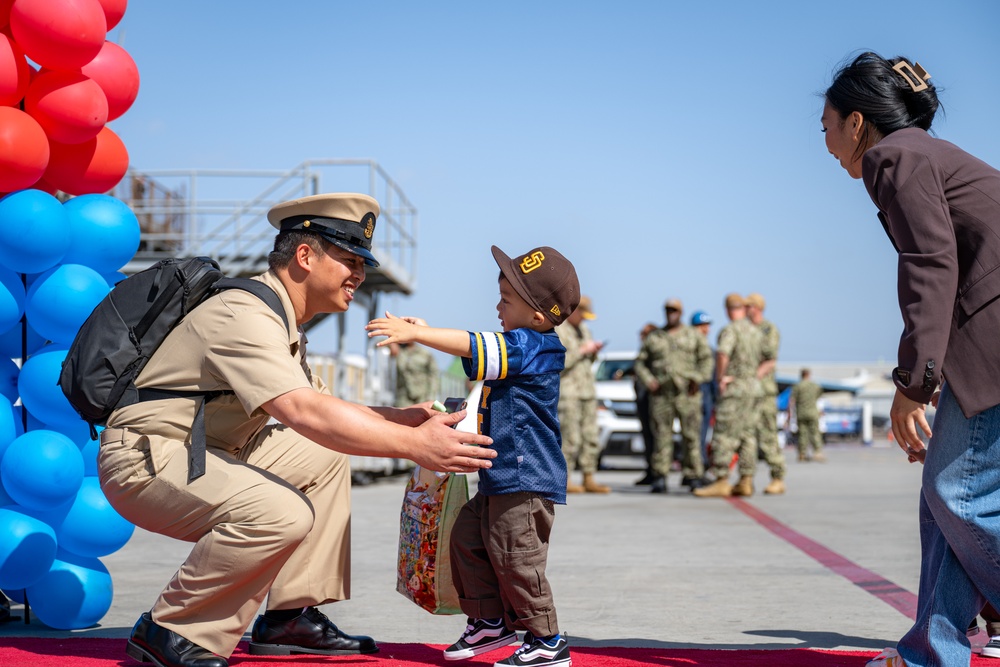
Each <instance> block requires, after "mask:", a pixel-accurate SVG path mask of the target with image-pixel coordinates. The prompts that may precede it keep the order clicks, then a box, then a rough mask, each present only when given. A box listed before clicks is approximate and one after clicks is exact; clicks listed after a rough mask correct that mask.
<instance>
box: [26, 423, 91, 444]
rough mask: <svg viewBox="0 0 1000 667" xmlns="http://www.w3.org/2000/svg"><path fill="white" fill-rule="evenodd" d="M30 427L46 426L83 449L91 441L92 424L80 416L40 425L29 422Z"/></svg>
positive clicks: (32, 428)
mask: <svg viewBox="0 0 1000 667" xmlns="http://www.w3.org/2000/svg"><path fill="white" fill-rule="evenodd" d="M28 428H29V429H31V430H34V429H36V428H44V429H47V430H49V431H55V432H56V433H62V434H63V435H65V436H66V437H67V438H69V439H70V440H72V441H73V443H74V444H75V445H76V446H77V447H79V448H81V449H82V448H83V446H84V445H85V444H87V443H88V442H89V441H90V424H88V423H87V422H85V421H83V419H81V418H79V417H77V418H76V419H74V420H72V421H65V422H54V423H52V424H41V425H39V426H32V425H30V424H29V425H28Z"/></svg>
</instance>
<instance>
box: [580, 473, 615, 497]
mask: <svg viewBox="0 0 1000 667" xmlns="http://www.w3.org/2000/svg"><path fill="white" fill-rule="evenodd" d="M583 490H584V491H586V492H587V493H611V487H610V486H605V485H604V484H598V483H597V481H596V480H595V479H594V473H592V472H585V473H583Z"/></svg>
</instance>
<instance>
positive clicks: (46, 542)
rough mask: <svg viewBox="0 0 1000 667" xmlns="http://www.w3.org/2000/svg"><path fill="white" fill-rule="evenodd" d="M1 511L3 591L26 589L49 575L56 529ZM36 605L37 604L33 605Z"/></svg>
mask: <svg viewBox="0 0 1000 667" xmlns="http://www.w3.org/2000/svg"><path fill="white" fill-rule="evenodd" d="M18 510H19V508H18V507H17V506H16V505H11V506H8V507H0V588H2V589H4V590H7V589H18V588H25V587H26V586H30V585H31V584H33V583H35V582H36V581H38V580H39V579H41V578H42V577H43V576H45V573H46V572H48V571H49V568H50V567H52V562H53V560H54V559H55V556H56V532H55V530H53V529H52V526H50V525H48V524H47V523H45V522H44V521H41V520H39V519H36V518H35V517H33V516H28V515H27V514H25V513H23V512H20V511H18ZM32 602H34V601H32Z"/></svg>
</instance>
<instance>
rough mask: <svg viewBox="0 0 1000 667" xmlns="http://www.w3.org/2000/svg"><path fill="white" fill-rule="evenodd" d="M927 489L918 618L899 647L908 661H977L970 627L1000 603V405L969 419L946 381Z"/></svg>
mask: <svg viewBox="0 0 1000 667" xmlns="http://www.w3.org/2000/svg"><path fill="white" fill-rule="evenodd" d="M933 431H934V436H933V437H932V438H931V441H930V443H929V444H928V447H927V459H926V461H925V463H924V475H923V487H922V489H921V493H920V548H921V563H920V590H919V592H918V596H917V618H916V622H915V623H914V625H913V627H912V628H911V629H910V630H909V632H907V633H906V634H905V635H904V636H903V638H902V639H901V640H900V641H899V645H898V646H897V650H898V651H899V653H900V655H902V656H903V659H904V660H906V664H907V666H908V667H955V666H956V665H968V664H969V661H970V660H971V650H970V646H969V640H968V639H967V638H966V636H965V630H966V628H967V627H968V626H969V623H970V622H971V621H972V619H973V618H975V617H976V615H977V614H979V611H980V610H981V609H982V608H983V605H984V604H985V603H986V601H987V599H988V600H989V601H990V602H991V603H992V604H993V606H994V607H996V605H997V603H1000V406H994V407H992V408H990V409H989V410H986V411H984V412H981V413H979V414H978V415H975V416H973V417H972V418H970V419H966V418H965V416H964V415H963V414H962V411H961V410H960V409H959V407H958V403H957V402H956V401H955V398H954V396H953V395H952V393H951V390H950V389H949V388H948V385H947V384H945V386H944V388H943V389H942V391H941V400H940V401H939V402H938V410H937V415H936V416H935V418H934V426H933Z"/></svg>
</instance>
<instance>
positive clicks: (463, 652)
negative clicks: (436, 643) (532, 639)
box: [444, 618, 517, 660]
mask: <svg viewBox="0 0 1000 667" xmlns="http://www.w3.org/2000/svg"><path fill="white" fill-rule="evenodd" d="M494 623H495V624H494ZM516 641H517V633H516V632H514V631H513V630H508V629H507V628H506V627H505V626H504V623H503V619H498V620H497V621H495V622H493V623H491V622H490V621H487V620H485V619H482V618H476V619H473V618H470V619H469V624H468V625H467V626H465V632H463V633H462V636H461V637H460V638H459V640H458V641H457V642H455V643H454V644H452V645H451V646H449V647H448V648H446V649H445V650H444V659H445V660H465V659H466V658H472V657H474V656H477V655H480V654H481V653H488V652H490V651H494V650H496V649H498V648H503V647H504V646H509V645H511V644H513V643H515V642H516Z"/></svg>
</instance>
